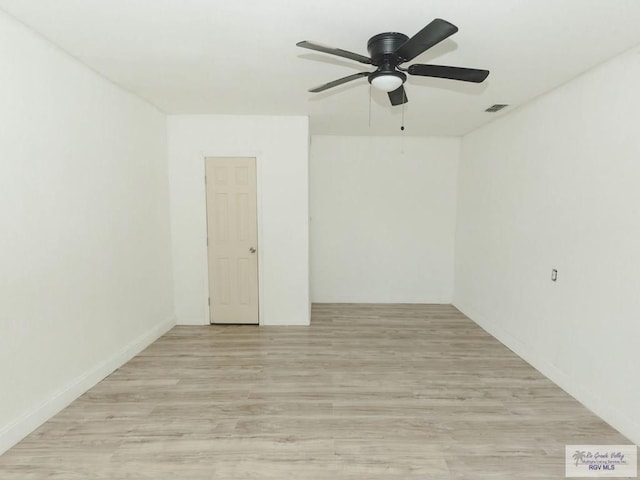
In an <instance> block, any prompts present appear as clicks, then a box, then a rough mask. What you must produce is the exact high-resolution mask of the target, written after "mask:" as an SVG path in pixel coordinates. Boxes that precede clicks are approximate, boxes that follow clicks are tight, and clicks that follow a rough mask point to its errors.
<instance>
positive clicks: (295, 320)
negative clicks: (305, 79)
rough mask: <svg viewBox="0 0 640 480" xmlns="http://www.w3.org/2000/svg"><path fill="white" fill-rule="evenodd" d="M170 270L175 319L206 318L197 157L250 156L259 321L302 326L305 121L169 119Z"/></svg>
mask: <svg viewBox="0 0 640 480" xmlns="http://www.w3.org/2000/svg"><path fill="white" fill-rule="evenodd" d="M168 122H169V172H170V175H169V177H170V189H171V221H172V232H173V268H174V269H173V271H174V289H175V304H176V314H177V318H178V323H181V324H194V325H205V324H208V323H209V310H208V306H207V298H208V278H207V246H206V236H207V224H206V207H205V186H204V158H205V157H208V156H246V157H256V158H257V170H258V173H257V176H258V178H257V180H258V237H259V238H258V248H259V250H258V264H259V265H258V269H259V289H260V324H261V325H307V324H309V320H310V303H309V216H308V211H309V210H308V205H309V201H308V197H309V193H308V191H309V188H308V184H309V181H308V142H309V133H308V119H307V118H306V117H268V116H224V115H177V116H170V117H169V120H168Z"/></svg>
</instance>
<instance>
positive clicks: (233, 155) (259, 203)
mask: <svg viewBox="0 0 640 480" xmlns="http://www.w3.org/2000/svg"><path fill="white" fill-rule="evenodd" d="M211 157H222V158H255V159H256V218H257V222H258V225H257V233H258V326H262V325H263V322H264V298H263V297H264V282H263V275H262V272H263V271H264V248H263V243H262V238H263V236H262V211H263V210H262V154H261V153H251V152H248V153H245V152H243V153H238V152H233V153H229V152H214V153H210V152H201V158H202V163H201V167H202V185H204V195H203V198H202V202H203V205H204V206H205V208H204V243H203V246H204V249H205V252H206V254H205V258H206V259H207V265H205V278H206V281H205V282H204V286H205V291H204V302H203V303H204V306H205V309H204V311H205V312H207V324H208V325H213V324H212V323H211V305H210V304H209V292H210V285H209V282H210V279H209V271H208V262H209V249H208V248H207V237H208V235H209V232H208V225H207V186H206V183H205V178H206V161H207V158H211Z"/></svg>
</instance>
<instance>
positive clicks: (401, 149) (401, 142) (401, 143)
mask: <svg viewBox="0 0 640 480" xmlns="http://www.w3.org/2000/svg"><path fill="white" fill-rule="evenodd" d="M403 97H405V98H404V99H403V100H404V103H403V104H402V125H400V132H401V134H400V139H401V140H400V153H402V154H404V106H405V105H406V104H407V99H406V95H405V94H404V93H403Z"/></svg>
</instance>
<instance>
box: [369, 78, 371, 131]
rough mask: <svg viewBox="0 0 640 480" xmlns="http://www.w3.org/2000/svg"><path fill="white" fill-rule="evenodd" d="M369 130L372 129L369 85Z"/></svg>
mask: <svg viewBox="0 0 640 480" xmlns="http://www.w3.org/2000/svg"><path fill="white" fill-rule="evenodd" d="M369 128H371V85H369Z"/></svg>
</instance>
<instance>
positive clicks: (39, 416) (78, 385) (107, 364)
mask: <svg viewBox="0 0 640 480" xmlns="http://www.w3.org/2000/svg"><path fill="white" fill-rule="evenodd" d="M174 325H175V319H174V318H171V319H170V320H167V321H165V322H163V323H161V324H159V325H157V326H155V327H153V328H152V329H150V330H148V331H147V332H145V333H144V334H142V335H140V336H139V337H138V338H136V339H135V340H134V341H132V342H131V343H129V344H128V345H126V346H125V347H124V348H122V349H121V350H119V351H118V352H116V353H115V354H114V355H112V356H111V357H109V358H107V359H106V360H104V361H102V362H100V363H99V364H97V365H95V366H94V367H93V368H91V369H90V370H88V371H87V372H85V373H84V374H83V375H81V376H79V377H77V378H75V379H74V380H72V381H71V382H69V383H67V384H66V385H65V386H63V387H62V388H60V389H59V390H57V391H56V392H54V393H53V394H52V395H51V396H50V397H49V398H48V399H47V400H45V401H44V402H42V403H41V404H40V405H39V406H38V407H36V408H34V409H33V410H31V411H30V412H27V413H25V414H24V415H22V416H21V417H20V418H18V419H16V420H14V421H13V422H11V423H9V424H8V425H7V426H5V427H4V428H2V429H0V455H2V453H4V452H6V451H7V450H9V449H10V448H11V447H13V446H14V445H15V444H17V443H18V442H19V441H21V440H22V439H23V438H24V437H26V436H27V435H29V434H30V433H31V432H33V431H34V430H35V429H36V428H38V427H39V426H40V425H42V424H43V423H45V422H46V421H47V420H49V419H50V418H51V417H53V416H54V415H55V414H57V413H58V412H60V411H61V410H62V409H64V408H65V407H67V406H68V405H69V404H70V403H71V402H73V401H74V400H75V399H76V398H78V397H79V396H80V395H82V394H83V393H85V392H86V391H87V390H89V389H90V388H91V387H93V386H94V385H96V384H97V383H98V382H100V381H101V380H103V379H104V378H105V377H107V376H108V375H109V374H111V373H112V372H113V371H114V370H116V369H117V368H120V367H121V366H122V365H124V364H125V363H127V362H128V361H129V360H131V359H132V358H133V357H135V356H136V355H137V354H138V353H140V352H141V351H142V350H144V349H145V348H147V347H148V346H149V345H151V344H152V343H153V342H155V341H156V340H157V339H158V338H160V337H161V336H162V335H164V334H165V333H167V332H168V331H169V330H170V329H171V328H173V327H174Z"/></svg>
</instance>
